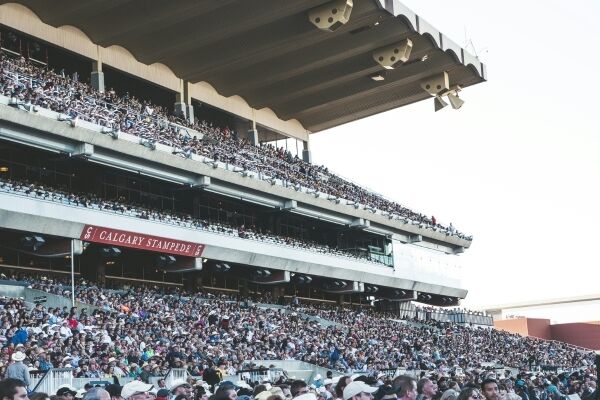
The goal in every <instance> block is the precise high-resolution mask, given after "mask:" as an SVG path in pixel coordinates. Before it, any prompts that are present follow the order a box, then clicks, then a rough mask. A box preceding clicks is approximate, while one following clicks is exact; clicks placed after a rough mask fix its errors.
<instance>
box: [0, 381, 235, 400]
mask: <svg viewBox="0 0 600 400" xmlns="http://www.w3.org/2000/svg"><path fill="white" fill-rule="evenodd" d="M230 390H233V391H234V392H235V387H233V386H229V385H225V386H219V388H218V389H217V390H216V391H215V394H214V395H213V396H214V400H229V391H230ZM0 400H1V399H0Z"/></svg>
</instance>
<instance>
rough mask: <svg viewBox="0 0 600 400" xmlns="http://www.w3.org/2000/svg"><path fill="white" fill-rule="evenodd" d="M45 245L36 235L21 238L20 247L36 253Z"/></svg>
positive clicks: (41, 238) (42, 239)
mask: <svg viewBox="0 0 600 400" xmlns="http://www.w3.org/2000/svg"><path fill="white" fill-rule="evenodd" d="M44 243H46V240H44V238H43V237H41V236H38V235H29V236H24V237H22V238H21V245H22V246H23V247H24V248H26V249H31V250H33V251H37V250H38V249H39V248H40V247H42V246H43V245H44Z"/></svg>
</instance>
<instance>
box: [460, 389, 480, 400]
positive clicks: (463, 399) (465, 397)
mask: <svg viewBox="0 0 600 400" xmlns="http://www.w3.org/2000/svg"><path fill="white" fill-rule="evenodd" d="M476 390H477V388H476V387H473V386H465V388H464V389H463V390H461V391H460V393H459V394H458V397H457V398H456V400H469V397H471V396H472V395H473V392H474V391H476Z"/></svg>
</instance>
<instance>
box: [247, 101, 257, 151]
mask: <svg viewBox="0 0 600 400" xmlns="http://www.w3.org/2000/svg"><path fill="white" fill-rule="evenodd" d="M255 112H256V111H255V110H254V109H252V121H251V124H252V125H251V127H250V129H249V130H248V132H247V133H246V139H248V141H249V142H250V144H252V145H253V146H258V145H260V143H259V142H258V130H257V129H256V116H255Z"/></svg>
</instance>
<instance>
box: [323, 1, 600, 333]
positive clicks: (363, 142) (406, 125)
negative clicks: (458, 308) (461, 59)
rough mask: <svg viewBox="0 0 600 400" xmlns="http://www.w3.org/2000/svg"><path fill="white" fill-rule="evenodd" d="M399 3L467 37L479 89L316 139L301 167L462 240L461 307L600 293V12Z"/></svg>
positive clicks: (559, 314)
mask: <svg viewBox="0 0 600 400" xmlns="http://www.w3.org/2000/svg"><path fill="white" fill-rule="evenodd" d="M403 3H404V4H405V5H406V6H408V7H409V8H411V9H412V10H413V11H415V12H416V13H417V14H418V15H420V16H421V17H423V18H424V19H426V20H427V21H428V22H429V23H431V24H432V25H433V26H435V27H436V28H437V29H439V30H440V31H441V32H443V33H444V34H445V35H446V36H448V37H449V38H450V39H452V40H453V41H455V42H456V43H458V44H460V45H462V46H463V47H465V45H466V43H467V39H466V38H469V39H470V40H471V41H472V43H473V45H474V49H475V51H476V52H477V54H478V55H479V58H480V59H481V60H482V61H483V62H484V63H485V64H486V66H487V69H488V79H489V80H488V82H485V83H482V84H479V85H476V86H473V87H470V88H466V89H465V90H463V91H462V92H461V98H463V99H464V100H465V104H464V106H463V107H462V108H461V109H460V110H453V109H451V107H447V108H445V109H443V110H441V111H439V112H437V113H434V111H433V100H429V101H424V102H420V103H418V104H414V105H410V106H406V107H403V108H400V109H397V110H393V111H390V112H387V113H383V114H379V115H377V116H373V117H370V118H367V119H363V120H361V121H357V122H353V123H350V124H346V125H343V126H340V127H337V128H334V129H331V130H328V131H325V132H320V133H317V134H315V135H313V136H312V137H311V140H312V143H311V146H312V152H313V161H314V162H316V163H319V164H325V165H327V166H329V167H330V168H331V169H332V170H334V171H337V172H339V173H341V174H342V175H344V176H346V177H348V178H350V179H352V180H354V181H356V182H358V183H361V184H363V185H366V186H368V187H370V188H372V189H374V190H376V191H378V192H380V193H382V194H384V195H386V196H388V197H391V198H393V199H395V200H396V201H398V202H400V203H401V204H404V205H407V206H409V207H410V208H412V209H414V210H415V211H419V212H423V213H426V214H429V215H435V217H436V218H437V219H438V221H440V222H442V223H446V224H448V223H450V222H452V223H453V224H454V225H455V226H456V227H457V228H458V229H459V230H461V231H463V232H467V233H469V234H472V235H473V236H474V241H473V244H472V246H471V248H470V249H469V250H467V251H466V252H465V254H463V255H461V256H459V257H460V260H461V262H462V264H463V265H464V272H465V283H466V287H467V288H468V289H469V295H468V296H467V299H466V300H465V301H464V303H463V304H464V305H466V306H471V307H477V306H482V305H490V304H504V303H513V302H517V301H526V300H532V299H547V298H557V297H564V296H576V295H584V294H596V293H597V294H600V268H599V267H600V257H599V256H598V249H600V243H599V241H600V234H599V233H600V212H599V211H598V209H599V207H600V194H599V191H600V102H599V99H600V56H599V54H600V23H599V22H598V21H600V1H597V0H575V1H570V2H566V1H555V0H550V1H543V2H542V1H514V0H509V1H502V2H487V1H484V2H482V1H475V0H454V1H451V2H449V1H443V0H403ZM470 50H471V53H473V48H471V47H470ZM597 108H599V109H597ZM398 121H401V122H402V123H401V124H398ZM332 149H335V151H332ZM538 311H539V313H540V316H541V315H542V314H543V316H547V317H548V316H550V317H552V318H553V319H554V320H555V321H557V322H561V321H566V320H600V307H599V306H598V305H596V307H585V306H574V307H570V308H569V309H568V311H565V310H564V308H560V309H559V308H553V309H544V310H538ZM542 311H543V312H542ZM515 314H519V315H524V314H527V313H526V312H521V311H519V312H517V311H516V312H515Z"/></svg>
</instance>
